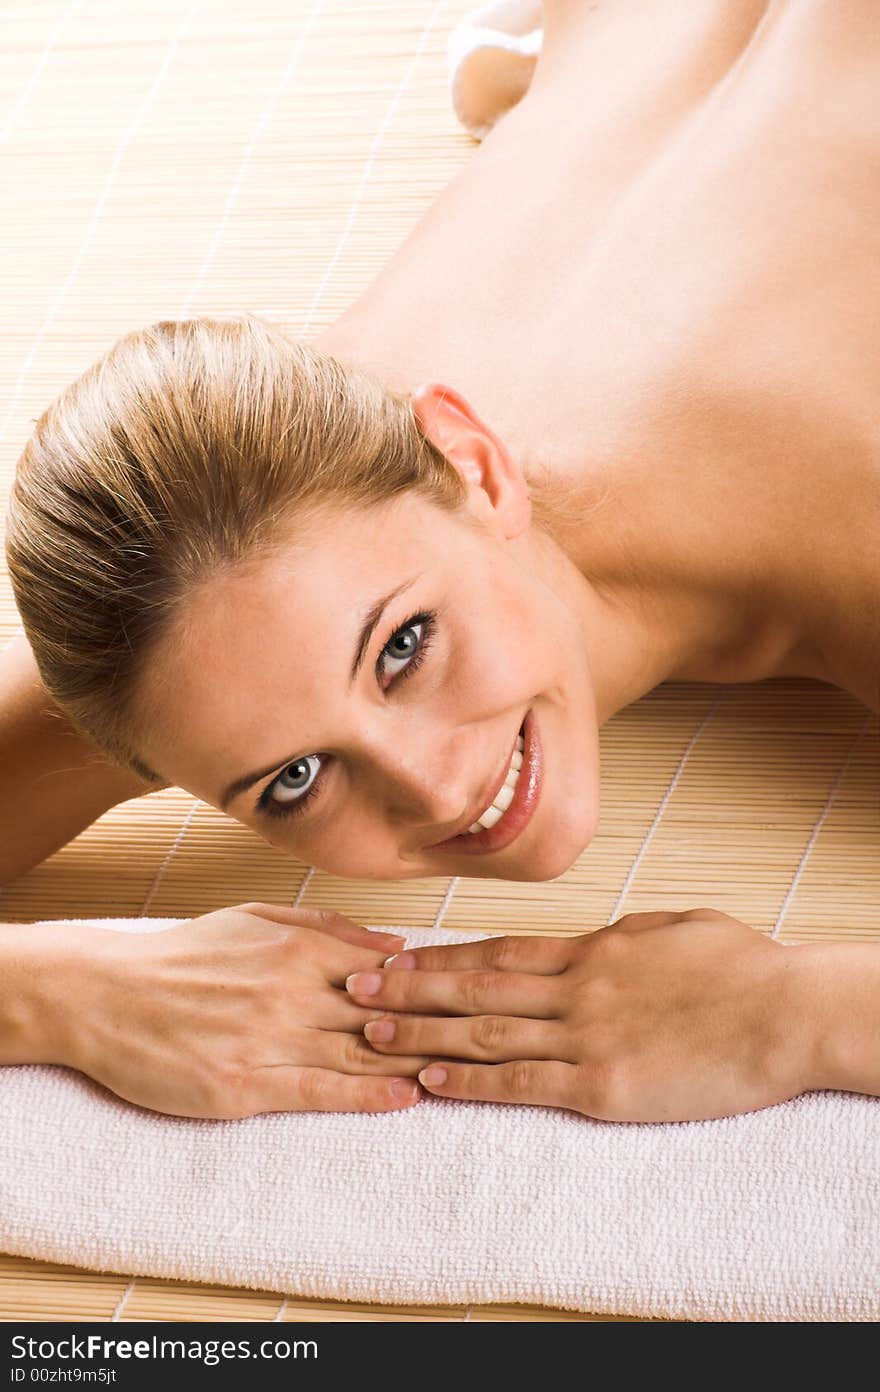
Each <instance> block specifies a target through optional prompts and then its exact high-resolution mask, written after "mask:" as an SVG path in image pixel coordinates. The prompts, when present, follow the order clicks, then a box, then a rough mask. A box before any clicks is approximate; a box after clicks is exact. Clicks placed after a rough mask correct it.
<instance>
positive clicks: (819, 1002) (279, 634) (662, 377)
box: [0, 0, 880, 1121]
mask: <svg viewBox="0 0 880 1392" xmlns="http://www.w3.org/2000/svg"><path fill="white" fill-rule="evenodd" d="M878 42H880V36H878V31H877V26H876V23H875V12H874V6H873V5H872V3H871V0H827V3H803V0H791V3H780V2H779V0H776V3H770V4H764V3H756V2H754V0H751V2H749V0H743V3H741V4H737V5H735V6H731V5H727V4H724V3H720V0H691V3H688V4H687V5H681V6H675V7H671V8H669V9H667V10H666V11H664V18H663V25H662V30H661V31H660V32H656V31H655V20H654V18H653V14H652V11H651V10H650V9H649V8H647V7H643V6H631V5H627V4H617V5H614V6H609V7H596V6H590V7H587V6H583V5H580V4H577V3H572V2H571V0H569V2H568V3H563V0H548V3H547V4H546V5H545V36H544V47H543V50H542V53H541V56H540V60H539V62H538V66H537V70H536V73H535V77H534V79H533V82H532V85H531V88H530V90H529V91H528V93H527V95H526V96H525V98H524V99H523V100H522V101H521V102H520V103H519V104H518V105H517V106H516V107H515V108H514V109H513V110H512V111H510V112H509V113H508V114H507V115H506V116H505V117H504V119H503V120H502V121H501V122H500V123H499V124H498V126H497V127H496V128H495V129H494V130H493V131H492V133H491V134H490V135H489V136H488V138H487V139H486V140H485V141H484V142H483V144H482V146H481V147H480V149H479V150H478V151H477V152H476V153H475V155H474V157H473V158H472V159H471V160H470V162H469V163H468V165H467V166H466V168H465V169H463V171H462V172H461V173H460V174H459V175H458V176H457V177H456V178H455V179H454V180H453V181H452V183H451V184H450V185H449V186H448V187H447V188H446V189H445V190H444V192H443V194H442V195H441V196H440V198H439V199H438V200H437V201H436V203H435V204H434V205H433V207H431V208H430V209H429V211H428V212H427V213H426V214H425V216H424V217H423V218H422V219H421V221H420V222H419V224H418V226H417V227H416V228H415V230H414V232H413V233H412V235H411V236H410V237H409V238H408V239H407V241H406V242H405V243H404V245H403V246H402V247H401V248H400V250H399V251H398V252H397V254H396V256H395V257H394V258H393V260H392V261H391V263H390V264H389V266H388V267H387V268H386V269H385V271H384V272H383V273H382V274H381V275H380V276H379V277H378V279H377V280H376V281H375V282H374V283H373V285H372V286H371V287H370V288H369V289H368V291H367V292H366V293H365V294H364V295H363V296H361V298H360V299H359V300H358V301H357V302H356V303H355V304H354V305H352V306H351V308H350V309H349V310H348V311H347V312H346V313H345V314H343V315H342V317H341V318H340V319H339V320H338V321H337V322H336V323H335V324H333V325H331V326H330V328H328V329H326V330H325V331H324V332H323V333H322V334H320V335H319V337H318V338H317V339H316V340H315V341H314V342H313V343H311V344H310V345H305V344H303V343H298V342H297V341H296V340H295V339H294V338H293V337H292V336H289V335H286V334H283V333H281V332H280V331H279V330H277V329H275V328H272V327H271V326H268V325H265V324H262V323H261V322H260V321H259V320H257V319H254V318H252V317H247V316H245V317H243V318H242V320H241V322H239V323H235V322H223V323H218V322H214V321H211V320H209V319H201V320H192V321H184V322H180V323H169V322H163V323H160V324H155V325H152V326H150V327H149V328H147V329H144V330H140V331H136V332H134V333H132V334H129V335H126V337H125V338H123V339H122V340H120V341H119V343H117V344H116V345H114V347H113V348H112V349H111V350H110V352H109V353H108V354H106V355H105V357H104V358H103V359H102V360H101V361H100V362H99V363H97V364H96V365H95V366H94V367H93V368H92V369H90V370H89V371H88V372H87V373H85V374H84V375H83V376H82V377H81V378H80V379H79V380H78V381H77V382H75V383H74V384H72V386H70V387H69V388H68V389H67V390H66V391H65V392H64V393H62V395H61V396H60V397H59V398H58V400H57V401H55V402H54V403H53V404H52V405H51V406H50V407H49V408H48V409H47V411H46V412H45V413H44V415H43V416H42V417H41V418H40V420H39V421H38V422H37V425H36V428H35V431H34V433H33V436H32V438H31V440H30V441H29V442H28V444H27V447H26V449H25V451H24V454H23V456H22V458H21V460H20V461H19V466H18V472H17V478H16V482H15V485H14V488H13V493H12V498H11V505H10V514H9V527H8V542H7V552H8V559H9V566H10V573H11V576H12V581H13V586H14V589H15V595H16V599H17V602H18V606H19V610H20V613H21V616H22V620H23V623H24V626H25V630H26V635H27V637H26V639H18V640H16V641H15V642H13V644H12V645H11V647H10V648H9V649H7V651H6V652H5V653H4V654H3V658H2V662H3V670H2V690H0V756H2V770H3V771H2V774H0V786H2V791H3V797H2V809H3V811H2V814H0V815H2V816H3V818H4V821H3V826H2V837H0V879H2V880H5V881H9V880H10V879H13V878H15V876H16V875H18V874H20V873H22V872H23V871H24V870H26V869H27V868H28V867H29V866H30V865H32V864H34V863H36V862H37V861H38V860H39V859H41V858H42V857H44V856H45V855H48V854H49V853H50V852H51V851H52V850H54V849H55V848H56V847H57V846H58V845H60V844H63V843H64V842H65V841H66V840H68V839H70V838H71V837H72V836H73V835H75V834H76V833H77V832H78V831H80V830H81V829H82V827H83V826H85V825H87V824H88V823H89V822H90V821H92V820H93V819H94V818H95V817H96V816H98V815H100V814H101V813H102V812H103V811H105V810H106V809H107V808H108V807H110V806H112V805H113V804H114V803H117V802H119V801H122V800H124V799H126V798H129V797H132V796H136V795H138V794H139V793H143V792H147V791H149V790H150V789H151V788H155V787H160V786H164V785H167V784H169V783H173V784H175V785H178V786H181V787H184V788H186V789H189V790H190V791H191V792H193V793H194V794H196V795H197V796H198V797H200V798H201V799H203V800H204V801H205V802H208V803H211V804H212V805H214V806H216V807H218V808H222V809H223V810H224V811H227V812H228V813H229V815H230V816H233V817H235V818H236V819H238V820H240V821H242V822H244V823H245V824H247V825H248V826H251V827H253V828H254V829H255V830H256V831H257V832H258V833H259V834H260V835H261V836H263V837H265V839H266V840H268V841H270V842H272V843H273V844H275V845H277V846H279V847H281V848H283V849H287V850H289V851H290V852H291V853H293V854H295V855H297V856H298V857H300V858H301V859H302V860H303V861H306V862H308V863H310V864H313V865H316V866H319V867H322V868H324V869H326V870H328V871H330V872H333V873H336V874H340V875H346V876H364V875H367V876H375V877H377V878H383V879H385V878H406V877H410V876H425V875H441V876H448V875H450V874H458V875H471V876H477V877H482V876H486V877H492V878H508V879H526V880H540V879H551V878H554V877H555V876H558V875H559V874H561V873H562V872H563V871H564V870H566V869H567V868H568V866H570V865H571V863H572V862H573V861H574V860H575V858H576V857H577V856H578V855H579V854H580V852H581V851H582V850H583V849H584V848H585V847H586V846H587V845H588V844H589V842H590V840H591V838H592V836H593V834H594V832H595V829H596V825H597V820H598V816H599V759H598V729H599V727H600V726H601V725H602V723H603V722H604V721H606V720H607V719H609V717H610V716H611V715H613V714H614V713H615V712H616V711H618V710H620V709H621V707H623V706H625V705H627V704H628V703H629V702H632V701H635V700H637V699H638V698H639V697H640V696H641V695H643V694H644V693H645V692H647V691H649V690H651V689H652V688H653V687H654V686H656V685H657V684H658V683H660V682H662V681H665V680H667V679H675V680H698V681H720V682H747V681H754V680H760V679H762V678H767V677H774V676H807V677H813V678H818V679H819V680H822V681H827V682H831V683H834V684H836V685H838V686H840V687H842V688H844V689H845V690H847V691H849V692H851V693H852V694H853V695H854V696H856V697H857V698H858V699H859V700H861V701H863V702H864V703H865V704H866V705H867V706H868V707H869V708H870V709H872V710H875V711H880V458H878V436H877V425H876V419H877V411H876V402H877V399H878V389H880V366H878V364H880V354H878V351H877V350H878V346H880V345H878V334H880V329H878V325H880V314H878V309H880V277H878V274H877V269H878V267H877V257H878V251H880V246H878V240H880V239H878V234H877V227H878V226H880V216H878V214H880V182H878V180H877V179H876V178H872V177H871V175H870V172H871V170H872V169H874V170H875V171H876V168H877V160H878V151H880V109H878V106H877V103H876V100H875V88H876V71H877V63H878V61H880V52H878ZM47 732H50V733H47ZM49 774H51V775H52V776H51V777H48V776H47V775H49ZM878 907H880V906H878ZM3 932H4V935H5V936H4V940H3V955H4V963H3V965H4V971H5V980H6V982H7V986H6V989H5V998H4V1006H3V1011H4V1020H3V1031H2V1039H3V1043H2V1048H3V1053H2V1055H0V1057H2V1059H3V1061H5V1062H18V1061H23V1060H30V1061H53V1062H63V1063H70V1064H72V1065H73V1066H75V1067H78V1068H81V1069H82V1070H83V1071H84V1072H86V1073H88V1074H90V1075H91V1076H92V1077H95V1078H97V1079H98V1080H99V1081H101V1082H103V1083H105V1084H106V1085H107V1086H108V1087H110V1088H112V1089H113V1090H115V1091H116V1092H117V1093H119V1094H120V1095H121V1096H123V1097H126V1098H129V1099H131V1100H132V1101H135V1102H138V1103H140V1104H142V1105H145V1106H149V1107H155V1108H157V1109H158V1110H163V1111H168V1112H173V1113H178V1114H184V1115H202V1116H218V1117H222V1116H243V1115H248V1114H251V1113H254V1112H260V1111H269V1110H296V1109H312V1108H322V1109H329V1110H361V1109H362V1110H387V1109H391V1108H397V1107H406V1106H409V1105H412V1104H413V1103H414V1102H417V1101H418V1100H419V1098H421V1097H422V1096H423V1095H424V1090H429V1091H431V1092H434V1093H435V1094H436V1095H438V1096H450V1097H459V1098H475V1099H493V1100H501V1101H512V1102H528V1103H536V1104H539V1105H557V1106H563V1107H569V1108H572V1109H574V1110H577V1111H581V1112H583V1113H586V1114H588V1115H592V1116H598V1117H605V1118H608V1119H620V1120H638V1121H653V1120H672V1119H676V1120H687V1119H691V1118H699V1117H712V1116H721V1115H725V1114H729V1113H732V1112H738V1111H745V1110H750V1109H753V1108H756V1107H762V1106H766V1105H769V1104H771V1103H773V1102H776V1101H780V1100H782V1099H784V1098H787V1097H791V1096H794V1095H796V1094H798V1093H799V1092H802V1091H805V1090H808V1089H811V1088H817V1087H834V1088H844V1089H850V1090H854V1091H862V1092H868V1093H880V1065H878V1061H877V1053H876V1048H874V1047H873V1040H874V1039H875V1038H876V1029H877V1020H878V1015H880V946H878V945H877V944H874V943H859V944H854V943H846V944H841V943H827V944H816V945H811V946H801V947H798V948H796V949H795V950H790V949H785V948H783V947H782V946H781V945H780V944H778V943H775V942H773V941H771V940H769V939H767V938H766V937H765V936H764V935H763V934H760V933H757V932H755V931H754V930H752V929H751V928H750V927H748V925H746V924H742V923H739V922H737V921H736V920H735V919H732V918H730V917H728V916H727V915H724V914H719V913H715V912H713V911H712V910H711V909H702V908H701V909H694V910H691V911H689V912H686V913H682V914H668V913H664V914H636V915H627V917H626V918H624V919H621V920H620V921H619V922H618V923H616V924H613V925H611V926H609V927H607V928H603V929H601V930H600V931H597V932H592V933H585V934H584V935H583V936H581V937H577V938H573V939H568V938H566V939H553V938H550V939H548V938H546V937H541V938H530V937H515V938H506V937H502V938H497V939H494V940H490V941H489V942H486V943H480V944H474V945H467V944H462V945H458V946H453V947H447V948H442V949H441V948H432V949H421V950H419V951H416V952H406V953H403V954H399V953H398V954H397V955H396V957H395V960H394V961H393V962H392V963H391V964H390V967H389V969H388V970H387V971H383V970H379V969H380V968H381V967H382V965H383V963H384V962H385V961H386V958H387V957H388V955H389V953H393V949H394V947H395V945H396V946H400V940H393V939H386V938H384V937H380V936H377V935H376V934H374V933H369V932H368V931H367V930H365V929H363V928H360V927H359V926H357V925H355V924H352V923H351V922H350V921H348V920H346V919H342V918H341V917H339V916H335V915H324V914H319V913H316V912H313V911H312V912H309V911H305V910H302V909H297V910H294V909H289V908H283V907H280V906H275V905H264V904H248V905H240V906H237V907H235V908H232V909H228V910H223V911H220V912H217V913H212V914H208V915H205V916H204V917H203V918H200V919H196V920H192V921H190V922H188V923H187V924H185V925H182V926H181V927H180V928H178V929H175V930H172V931H170V932H167V933H161V934H148V935H136V936H121V935H116V934H110V933H106V932H102V931H100V930H98V929H86V930H83V931H82V932H81V933H78V934H71V933H69V932H68V933H66V934H65V935H64V936H61V935H60V934H59V932H58V930H57V929H55V928H54V927H53V926H52V925H43V926H41V927H38V928H37V927H35V928H33V929H29V930H28V933H27V934H23V933H22V932H21V930H20V929H18V930H16V929H14V927H13V925H8V926H7V927H6V929H5V930H3ZM406 967H415V968H417V969H416V970H398V969H397V968H406ZM432 1063H433V1067H432V1069H431V1070H430V1071H428V1072H426V1071H425V1069H426V1066H427V1065H429V1064H432ZM416 1075H418V1076H419V1078H420V1080H421V1086H420V1085H419V1083H418V1082H416ZM441 1075H442V1076H441Z"/></svg>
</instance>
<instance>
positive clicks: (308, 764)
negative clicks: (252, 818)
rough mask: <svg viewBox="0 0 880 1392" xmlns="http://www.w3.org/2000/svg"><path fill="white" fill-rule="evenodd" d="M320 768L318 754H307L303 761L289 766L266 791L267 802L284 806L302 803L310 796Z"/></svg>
mask: <svg viewBox="0 0 880 1392" xmlns="http://www.w3.org/2000/svg"><path fill="white" fill-rule="evenodd" d="M320 767H321V760H320V758H319V756H318V755H317V754H306V755H305V756H304V757H303V758H302V759H296V760H295V761H294V762H293V763H292V764H288V765H287V768H286V769H284V770H283V771H282V772H281V773H279V775H278V777H277V778H276V779H275V780H274V782H273V783H270V785H269V787H268V788H267V789H266V799H267V802H269V803H270V804H271V803H281V804H282V805H285V804H287V805H289V804H290V803H293V802H302V801H303V800H304V799H305V798H307V797H308V796H309V793H310V791H311V789H312V787H313V786H314V782H315V778H316V776H317V774H318V771H319V769H320Z"/></svg>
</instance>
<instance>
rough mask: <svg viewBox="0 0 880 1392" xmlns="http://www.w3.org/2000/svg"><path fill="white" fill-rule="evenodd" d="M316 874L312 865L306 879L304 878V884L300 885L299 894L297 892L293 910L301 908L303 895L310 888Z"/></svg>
mask: <svg viewBox="0 0 880 1392" xmlns="http://www.w3.org/2000/svg"><path fill="white" fill-rule="evenodd" d="M314 873H315V867H314V865H310V866H309V868H308V870H307V871H306V873H305V875H304V877H303V882H302V884H301V885H300V887H299V889H298V890H297V892H296V898H295V899H294V901H293V908H295V909H298V908H299V906H300V904H301V902H302V897H303V895H304V894H305V892H306V890H307V889H308V887H309V880H310V879H311V878H312V876H313V875H314Z"/></svg>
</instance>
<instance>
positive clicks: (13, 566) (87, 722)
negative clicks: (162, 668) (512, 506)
mask: <svg viewBox="0 0 880 1392" xmlns="http://www.w3.org/2000/svg"><path fill="white" fill-rule="evenodd" d="M405 490H416V491H417V492H418V493H420V494H421V495H423V496H425V497H426V498H427V499H429V500H430V501H432V502H433V503H434V504H436V505H437V506H438V507H441V508H444V509H446V510H449V511H457V510H459V509H461V508H462V505H463V503H464V500H465V497H466V488H465V485H464V484H463V482H462V479H461V476H460V474H459V473H458V471H457V469H456V468H455V467H454V466H453V465H452V464H451V463H450V462H449V460H448V459H447V458H446V457H445V456H444V455H443V454H442V453H441V451H440V450H438V449H437V448H436V447H435V446H434V445H433V444H432V442H431V441H430V440H429V439H428V438H427V437H426V436H425V435H424V434H423V432H422V431H421V429H420V427H419V424H418V420H417V418H416V416H415V414H414V412H413V410H412V406H411V402H410V399H409V397H408V396H406V395H404V394H401V393H398V392H394V391H392V390H389V389H388V387H386V386H385V385H384V384H382V383H380V382H378V381H376V380H374V379H373V378H372V377H371V376H369V375H368V374H367V373H365V372H362V371H358V370H354V369H352V368H351V367H349V366H344V365H343V364H341V363H340V362H338V361H337V360H336V359H335V358H333V357H332V356H329V355H326V354H321V353H317V352H315V351H314V350H313V349H311V348H310V347H308V346H307V345H306V344H305V343H302V342H299V341H298V340H294V339H292V338H290V337H288V335H287V334H286V333H285V332H284V331H283V330H282V329H281V328H279V327H277V326H275V325H273V324H270V323H268V322H267V321H265V320H261V319H260V318H259V317H257V316H255V315H251V314H245V315H242V316H241V317H240V318H238V319H234V320H226V319H224V320H217V319H211V318H208V317H202V318H197V319H188V320H180V321H170V320H169V321H162V322H160V323H156V324H152V325H150V326H149V327H148V328H145V329H139V330H137V331H135V332H132V333H129V334H126V335H125V336H124V337H123V338H121V339H119V340H118V341H117V342H116V343H115V344H114V345H113V347H112V348H111V349H110V350H109V351H108V352H107V353H106V354H105V355H104V356H103V357H102V358H101V359H99V361H98V362H96V363H95V364H93V365H92V366H91V367H90V368H88V370H87V371H86V372H84V373H83V374H82V375H81V376H80V377H79V378H78V379H77V380H76V381H75V382H74V383H72V384H71V385H70V386H69V387H67V388H66V389H65V390H64V391H63V392H62V393H61V395H60V396H59V397H58V398H57V399H56V400H55V401H54V402H53V403H52V404H51V405H50V406H49V407H48V408H47V410H46V411H44V413H43V415H42V416H41V417H40V418H39V420H38V421H37V422H36V426H35V429H34V431H33V434H32V436H31V438H30V440H29V441H28V443H27V446H26V448H25V450H24V452H23V454H22V455H21V458H20V459H19V461H18V465H17V469H16V475H15V480H14V483H13V487H12V493H11V498H10V504H9V512H8V518H7V539H6V554H7V560H8V565H9V573H10V577H11V580H12V587H13V591H14V594H15V600H16V603H17V605H18V610H19V614H20V615H21V619H22V622H23V624H24V628H25V632H26V634H27V637H28V641H29V643H30V646H31V649H32V651H33V654H34V658H35V660H36V663H37V666H38V668H39V671H40V676H41V677H42V680H43V683H44V685H45V687H46V689H47V691H48V692H49V693H50V695H51V696H53V697H54V699H55V700H56V701H57V703H58V704H59V705H60V706H61V707H62V709H63V710H64V711H65V714H66V715H67V716H68V718H69V719H70V721H71V723H72V724H73V725H74V727H75V728H77V729H79V730H80V731H81V732H82V733H84V734H85V735H87V736H88V737H89V738H90V739H91V740H92V741H93V742H94V743H95V744H96V745H97V746H98V747H99V748H100V749H102V750H103V751H104V752H105V753H106V754H108V755H109V756H110V757H111V758H112V759H113V760H115V761H116V762H118V763H120V764H122V765H124V766H127V767H128V768H130V769H132V770H134V771H135V772H136V773H137V774H138V775H139V776H140V777H142V778H146V779H148V780H150V781H153V782H156V783H160V782H161V781H162V779H161V777H160V775H159V774H157V773H155V772H154V771H153V770H152V769H150V768H149V767H147V765H146V764H144V762H143V761H142V760H141V759H140V758H139V756H138V754H137V751H136V749H135V747H134V744H133V741H132V725H133V702H134V698H135V695H136V692H137V689H138V684H139V679H140V677H141V675H142V674H143V673H144V671H145V669H146V664H147V663H148V661H149V659H150V656H151V654H153V653H154V652H155V650H156V648H157V646H158V644H159V642H160V641H161V639H162V638H163V636H164V635H165V634H166V633H167V632H168V631H169V629H170V628H171V626H172V625H173V624H174V622H175V621H176V619H177V617H178V616H179V614H180V611H181V607H182V602H183V601H184V600H185V598H186V596H187V594H188V593H189V592H190V591H191V589H192V587H193V586H194V585H196V584H201V583H202V582H203V581H204V580H205V579H206V578H209V577H210V576H211V575H213V574H215V573H216V572H217V570H218V569H220V568H225V567H228V566H236V565H240V564H245V563H249V562H251V561H253V560H254V559H255V558H258V557H259V556H261V555H265V554H266V553H267V552H269V551H272V550H274V549H275V548H276V547H277V546H278V545H279V544H281V539H282V538H283V535H284V529H285V524H289V523H290V521H291V519H292V517H293V515H294V514H297V515H301V514H302V512H303V510H304V509H309V508H310V506H318V507H323V506H326V505H329V506H331V507H333V506H339V507H343V506H345V507H348V506H352V505H357V504H361V505H365V506H370V505H374V504H377V503H381V502H384V501H385V500H387V499H390V498H393V497H394V496H395V495H396V494H399V493H402V492H403V491H405Z"/></svg>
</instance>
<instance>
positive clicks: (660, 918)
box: [597, 909, 682, 932]
mask: <svg viewBox="0 0 880 1392" xmlns="http://www.w3.org/2000/svg"><path fill="white" fill-rule="evenodd" d="M681 917H682V915H681V914H680V913H667V912H666V911H665V910H660V909H658V910H657V911H656V912H652V913H629V914H624V915H623V917H622V918H618V919H615V921H614V922H613V923H606V925H605V927H606V928H623V929H625V930H626V931H627V932H639V931H640V930H641V929H643V928H668V927H669V925H670V924H671V923H678V921H679V919H680V918H681ZM597 931H599V932H601V931H602V930H601V929H599V930H597Z"/></svg>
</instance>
